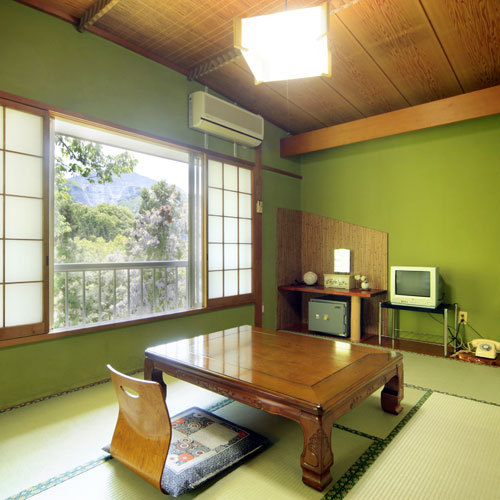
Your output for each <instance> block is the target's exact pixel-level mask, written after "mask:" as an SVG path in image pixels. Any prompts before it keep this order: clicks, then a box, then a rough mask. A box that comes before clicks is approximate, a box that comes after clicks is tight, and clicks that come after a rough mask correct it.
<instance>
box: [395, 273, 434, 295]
mask: <svg viewBox="0 0 500 500" xmlns="http://www.w3.org/2000/svg"><path fill="white" fill-rule="evenodd" d="M396 293H397V294H398V295H414V296H417V297H430V296H431V274H430V273H429V271H396Z"/></svg>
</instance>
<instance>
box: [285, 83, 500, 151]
mask: <svg viewBox="0 0 500 500" xmlns="http://www.w3.org/2000/svg"><path fill="white" fill-rule="evenodd" d="M498 113H500V85H496V86H495V87H489V88H487V89H483V90H477V91H475V92H469V93H467V94H460V95H457V96H454V97H447V98H446V99H440V100H438V101H433V102H428V103H425V104H419V105H417V106H412V107H409V108H404V109H398V110H397V111H391V112H389V113H383V114H380V115H376V116H370V117H368V118H363V119H361V120H356V121H353V122H349V123H341V124H340V125H334V126H332V127H326V128H323V129H320V130H313V131H311V132H305V133H303V134H298V135H294V136H290V137H284V138H283V139H281V151H280V156H281V157H282V158H286V157H289V156H295V155H299V154H304V153H312V152H313V151H320V150H323V149H330V148H335V147H338V146H345V145H347V144H353V143H356V142H362V141H368V140H371V139H379V138H381V137H388V136H391V135H397V134H402V133H404V132H413V131H415V130H421V129H425V128H430V127H436V126H438V125H446V124H449V123H455V122H460V121H463V120H470V119H472V118H480V117H482V116H489V115H495V114H498Z"/></svg>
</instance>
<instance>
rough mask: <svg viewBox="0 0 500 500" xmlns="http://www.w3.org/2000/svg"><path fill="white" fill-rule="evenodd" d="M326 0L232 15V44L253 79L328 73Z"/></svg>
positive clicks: (259, 80)
mask: <svg viewBox="0 0 500 500" xmlns="http://www.w3.org/2000/svg"><path fill="white" fill-rule="evenodd" d="M327 34H328V2H325V3H324V4H322V5H319V6H317V7H310V8H307V9H296V10H286V11H284V12H279V13H277V14H269V15H266V16H256V17H247V18H243V19H240V18H236V19H235V20H234V45H235V47H237V48H238V49H240V50H241V53H242V55H243V57H244V58H245V60H246V61H247V63H248V65H249V66H250V69H251V71H252V73H253V74H254V77H255V83H256V84H258V83H261V82H272V81H277V80H293V79H296V78H306V77H311V76H330V74H331V56H330V51H329V50H328V40H327Z"/></svg>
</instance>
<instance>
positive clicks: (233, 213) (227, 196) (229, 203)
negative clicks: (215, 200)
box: [224, 191, 238, 217]
mask: <svg viewBox="0 0 500 500" xmlns="http://www.w3.org/2000/svg"><path fill="white" fill-rule="evenodd" d="M224 215H226V216H228V217H237V216H238V193H233V192H232V191H224Z"/></svg>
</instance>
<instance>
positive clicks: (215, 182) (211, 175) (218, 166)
mask: <svg viewBox="0 0 500 500" xmlns="http://www.w3.org/2000/svg"><path fill="white" fill-rule="evenodd" d="M208 185H209V187H217V188H222V163H221V162H219V161H214V160H209V162H208Z"/></svg>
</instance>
